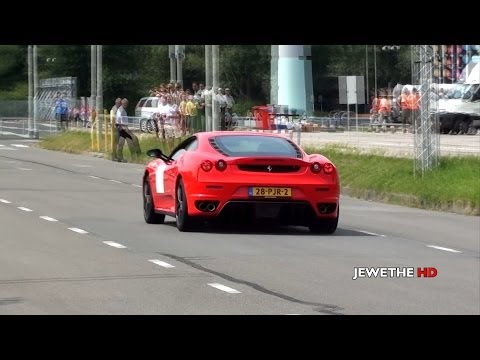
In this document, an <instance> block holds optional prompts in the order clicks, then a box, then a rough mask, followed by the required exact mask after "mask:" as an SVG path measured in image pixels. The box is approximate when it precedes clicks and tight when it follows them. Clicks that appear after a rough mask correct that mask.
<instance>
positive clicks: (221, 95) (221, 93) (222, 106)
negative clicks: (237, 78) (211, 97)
mask: <svg viewBox="0 0 480 360" xmlns="http://www.w3.org/2000/svg"><path fill="white" fill-rule="evenodd" d="M215 100H216V101H217V104H218V105H217V106H218V108H219V110H220V130H226V128H225V111H226V109H227V101H226V99H225V90H223V88H218V92H217V94H216V95H215Z"/></svg>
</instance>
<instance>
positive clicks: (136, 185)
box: [131, 184, 142, 188]
mask: <svg viewBox="0 0 480 360" xmlns="http://www.w3.org/2000/svg"><path fill="white" fill-rule="evenodd" d="M131 185H132V186H135V187H139V188H141V187H142V185H138V184H131Z"/></svg>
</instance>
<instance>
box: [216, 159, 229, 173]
mask: <svg viewBox="0 0 480 360" xmlns="http://www.w3.org/2000/svg"><path fill="white" fill-rule="evenodd" d="M215 168H216V169H217V170H218V171H224V170H225V169H226V168H227V163H226V162H225V160H218V161H217V163H216V164H215Z"/></svg>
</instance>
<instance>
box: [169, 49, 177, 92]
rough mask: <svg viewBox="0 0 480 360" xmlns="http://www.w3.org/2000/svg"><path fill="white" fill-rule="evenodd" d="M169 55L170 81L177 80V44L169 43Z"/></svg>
mask: <svg viewBox="0 0 480 360" xmlns="http://www.w3.org/2000/svg"><path fill="white" fill-rule="evenodd" d="M168 57H169V58H170V82H173V83H175V82H177V72H176V70H175V66H176V63H175V45H168Z"/></svg>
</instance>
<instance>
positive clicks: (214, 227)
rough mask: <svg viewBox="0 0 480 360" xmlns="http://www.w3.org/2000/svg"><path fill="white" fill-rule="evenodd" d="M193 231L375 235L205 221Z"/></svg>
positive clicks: (170, 222)
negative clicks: (330, 232)
mask: <svg viewBox="0 0 480 360" xmlns="http://www.w3.org/2000/svg"><path fill="white" fill-rule="evenodd" d="M164 225H168V226H172V227H176V224H175V222H174V221H165V224H164ZM195 232H202V233H212V234H252V235H259V234H265V235H290V236H292V235H302V236H376V235H373V234H371V235H369V234H366V233H364V232H360V231H355V230H350V229H342V228H337V231H335V233H333V234H312V233H311V232H310V230H309V229H308V228H307V227H303V226H281V225H278V224H263V225H262V224H248V225H245V224H229V225H222V224H215V223H208V222H206V223H205V224H203V225H202V226H201V227H199V228H198V229H197V230H196V231H193V232H192V233H195Z"/></svg>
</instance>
